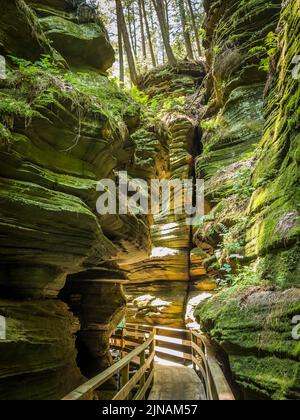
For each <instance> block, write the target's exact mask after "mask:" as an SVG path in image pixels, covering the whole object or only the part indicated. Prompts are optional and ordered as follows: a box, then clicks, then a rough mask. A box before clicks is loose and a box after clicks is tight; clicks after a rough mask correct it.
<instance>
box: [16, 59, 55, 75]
mask: <svg viewBox="0 0 300 420" xmlns="http://www.w3.org/2000/svg"><path fill="white" fill-rule="evenodd" d="M9 58H10V59H11V61H12V63H13V64H15V65H16V66H17V67H18V69H19V70H20V71H21V72H22V73H23V74H24V75H27V76H32V75H35V74H37V73H40V72H41V71H46V72H48V73H52V74H59V73H60V70H59V68H58V66H57V64H56V63H55V62H54V60H53V58H52V57H51V56H50V55H48V54H44V55H42V58H41V59H40V60H38V61H35V62H34V63H32V62H31V61H28V60H24V59H22V58H18V57H14V56H12V55H11V56H9Z"/></svg>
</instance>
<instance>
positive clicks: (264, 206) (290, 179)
mask: <svg viewBox="0 0 300 420" xmlns="http://www.w3.org/2000/svg"><path fill="white" fill-rule="evenodd" d="M205 6H206V14H207V19H206V28H207V35H208V37H207V55H208V61H209V66H210V68H211V76H210V77H209V79H208V81H207V88H208V89H209V92H210V100H209V102H208V110H207V112H206V114H205V115H204V118H205V120H204V122H203V123H202V128H203V137H202V141H203V146H204V152H203V154H202V156H200V157H199V159H198V161H197V165H196V168H197V173H198V174H203V175H204V176H205V177H206V179H207V188H206V194H207V200H209V202H210V204H211V205H212V211H211V212H210V213H209V214H208V215H207V216H206V218H204V220H203V223H202V226H201V227H200V228H199V230H198V232H197V234H196V236H195V243H197V242H201V241H203V240H205V241H208V242H209V243H210V244H211V246H212V247H213V249H214V254H213V256H212V257H210V258H208V259H207V260H205V262H204V265H205V266H206V268H207V269H208V271H209V272H211V273H213V274H214V275H215V277H218V278H219V284H220V285H221V286H224V289H222V291H220V292H219V293H217V295H216V296H215V297H214V298H212V299H211V300H209V301H208V302H206V303H204V304H201V305H200V306H199V308H198V309H197V316H198V319H199V320H200V323H201V326H202V328H203V329H204V330H205V331H206V332H208V333H209V334H210V336H211V337H212V338H213V339H214V340H215V341H216V342H217V343H218V344H219V345H220V346H221V347H222V348H223V350H225V352H226V353H227V355H228V357H229V362H230V366H231V369H232V373H233V377H234V379H235V380H236V381H237V383H238V384H239V385H240V387H241V388H240V389H241V397H242V398H243V397H244V398H246V399H248V398H259V399H265V398H266V399H271V398H272V399H299V397H300V394H299V389H300V381H299V379H300V376H299V366H300V364H299V357H300V356H299V344H298V341H296V340H295V339H293V336H292V329H293V326H292V320H293V317H294V316H295V315H298V314H299V311H300V306H299V305H300V295H299V247H298V242H299V159H298V157H297V156H298V155H297V150H298V149H299V92H300V89H299V79H297V77H295V68H293V62H294V60H295V58H294V57H295V56H296V55H297V54H299V46H298V41H297V39H299V24H300V17H299V1H297V0H290V1H287V2H283V3H282V4H280V2H279V1H274V2H263V1H254V2H246V3H244V2H238V1H234V0H232V1H229V2H228V1H222V2H205ZM294 338H295V337H294Z"/></svg>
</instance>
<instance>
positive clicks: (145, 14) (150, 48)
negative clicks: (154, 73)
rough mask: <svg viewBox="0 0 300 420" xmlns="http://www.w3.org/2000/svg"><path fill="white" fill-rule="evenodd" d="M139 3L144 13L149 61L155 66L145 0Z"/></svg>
mask: <svg viewBox="0 0 300 420" xmlns="http://www.w3.org/2000/svg"><path fill="white" fill-rule="evenodd" d="M140 3H141V7H142V13H143V15H144V20H145V27H146V32H147V38H148V42H149V50H150V55H151V61H152V65H153V67H156V58H155V54H154V49H153V44H152V36H151V31H150V27H149V22H148V18H147V12H146V7H145V0H140Z"/></svg>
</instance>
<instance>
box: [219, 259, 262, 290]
mask: <svg viewBox="0 0 300 420" xmlns="http://www.w3.org/2000/svg"><path fill="white" fill-rule="evenodd" d="M222 271H224V272H225V273H226V274H225V276H224V278H222V279H217V284H218V286H219V287H229V286H238V285H241V284H242V285H243V286H245V285H247V284H249V285H254V284H258V283H259V277H258V275H257V272H256V269H255V268H254V267H253V266H242V267H240V268H239V269H238V271H237V272H236V273H233V272H232V267H231V265H230V264H224V265H223V267H222Z"/></svg>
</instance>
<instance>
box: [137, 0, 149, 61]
mask: <svg viewBox="0 0 300 420" xmlns="http://www.w3.org/2000/svg"><path fill="white" fill-rule="evenodd" d="M142 3H143V0H139V18H140V27H141V40H142V54H143V59H144V60H146V59H147V50H146V40H145V30H144V19H143V6H142ZM150 41H151V40H150Z"/></svg>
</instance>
